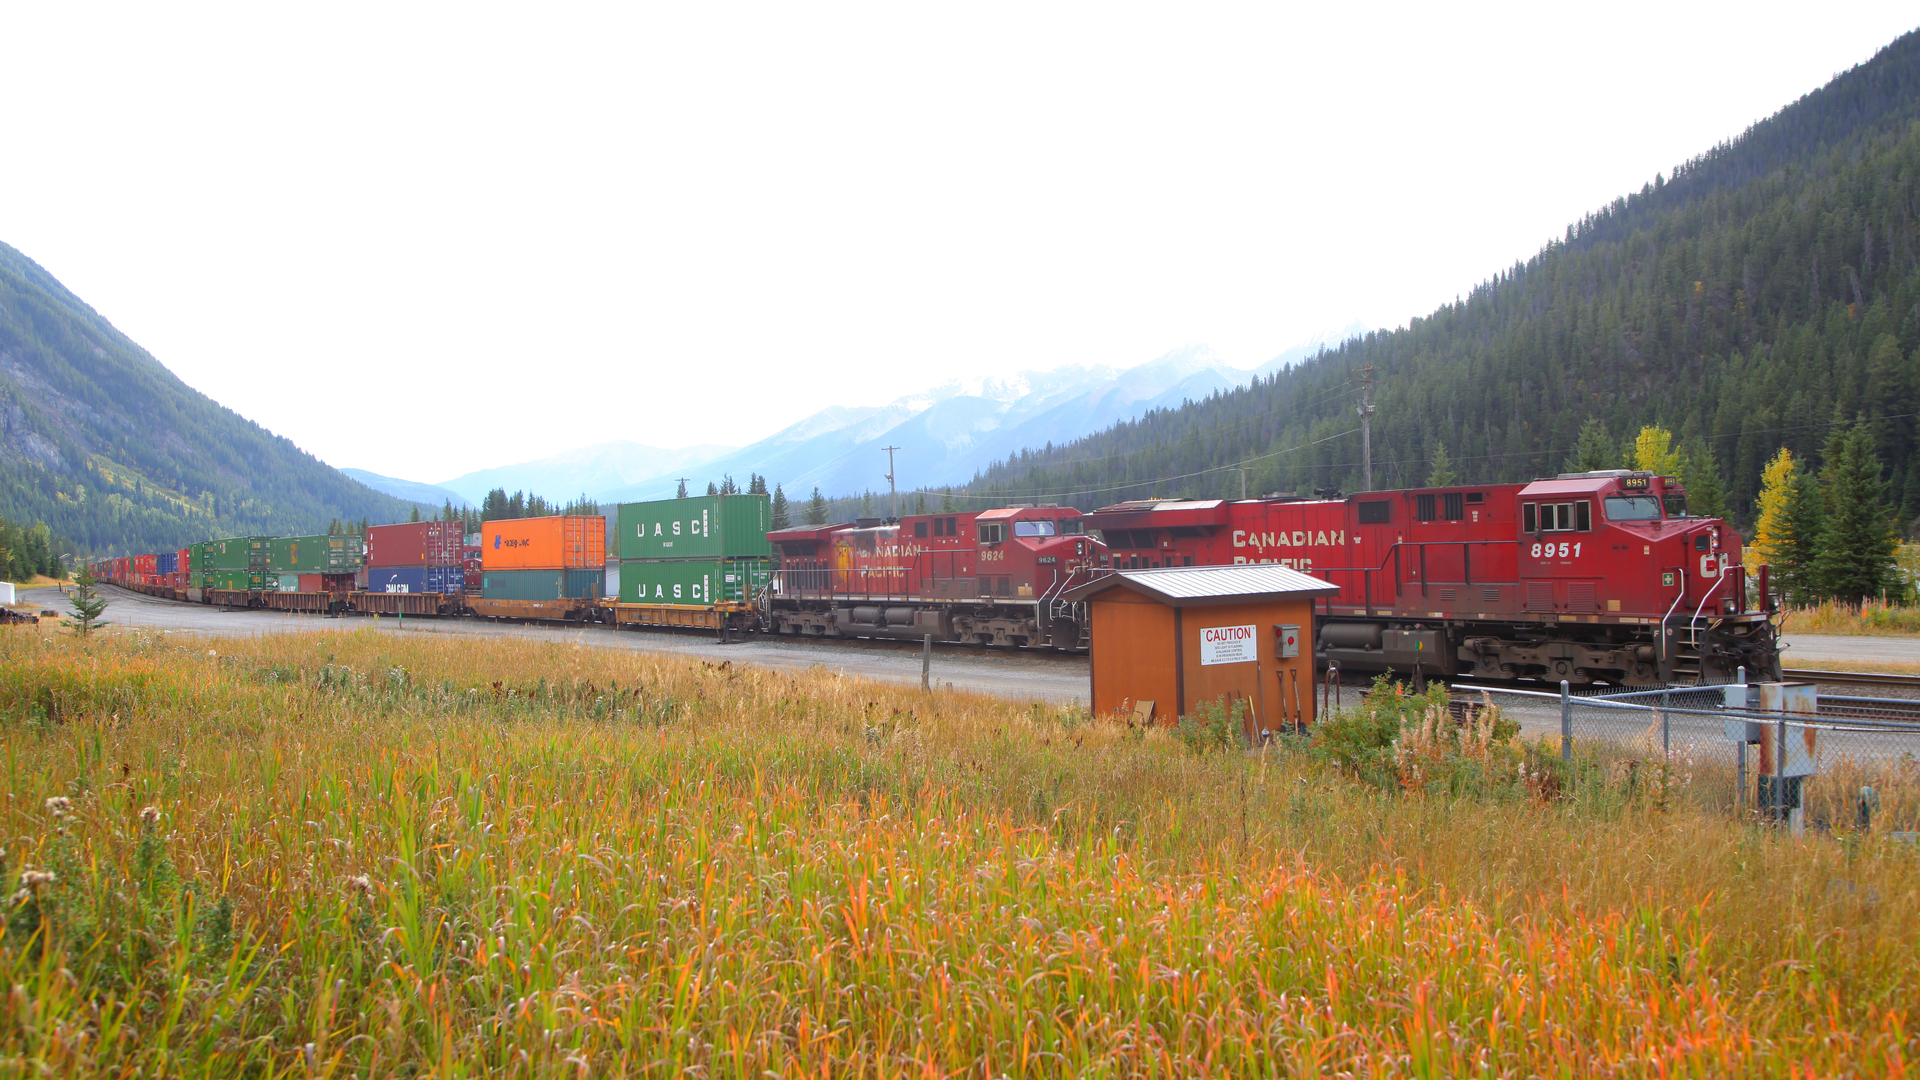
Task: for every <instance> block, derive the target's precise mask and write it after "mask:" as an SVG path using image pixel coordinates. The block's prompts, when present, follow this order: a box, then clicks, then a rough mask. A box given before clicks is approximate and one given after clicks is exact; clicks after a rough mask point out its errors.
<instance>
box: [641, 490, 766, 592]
mask: <svg viewBox="0 0 1920 1080" xmlns="http://www.w3.org/2000/svg"><path fill="white" fill-rule="evenodd" d="M683 501H684V500H683ZM772 571H773V561H772V560H771V559H622V560H620V602H621V603H623V604H678V605H681V606H684V607H705V606H706V605H708V604H739V603H745V602H747V601H748V600H751V599H752V598H753V597H754V596H756V595H758V594H759V592H760V590H762V589H764V588H766V586H767V582H768V580H769V579H770V578H771V577H772Z"/></svg>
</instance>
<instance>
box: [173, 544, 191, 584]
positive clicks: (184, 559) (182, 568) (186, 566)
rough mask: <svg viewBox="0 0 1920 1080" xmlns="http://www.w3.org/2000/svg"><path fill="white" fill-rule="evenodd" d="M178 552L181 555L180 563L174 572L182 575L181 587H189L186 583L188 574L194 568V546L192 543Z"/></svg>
mask: <svg viewBox="0 0 1920 1080" xmlns="http://www.w3.org/2000/svg"><path fill="white" fill-rule="evenodd" d="M176 554H178V555H179V557H180V565H178V566H176V567H174V568H173V572H174V573H176V574H179V575H180V580H181V582H182V584H181V585H180V588H182V589H184V588H186V587H187V586H186V585H185V581H186V578H187V574H188V573H190V572H191V571H192V570H193V547H192V546H191V545H189V546H187V547H183V548H181V549H180V550H179V551H178V552H177V553H176Z"/></svg>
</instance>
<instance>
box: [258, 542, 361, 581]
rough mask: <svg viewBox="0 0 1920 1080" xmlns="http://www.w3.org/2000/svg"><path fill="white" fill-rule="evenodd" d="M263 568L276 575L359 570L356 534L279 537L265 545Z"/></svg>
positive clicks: (342, 572)
mask: <svg viewBox="0 0 1920 1080" xmlns="http://www.w3.org/2000/svg"><path fill="white" fill-rule="evenodd" d="M269 548H270V551H271V554H270V555H269V556H268V558H267V569H268V570H270V571H272V572H274V573H280V574H351V573H353V572H354V571H356V570H358V569H360V538H359V537H358V536H282V537H279V538H277V539H275V540H274V541H273V542H272V543H271V544H270V545H269Z"/></svg>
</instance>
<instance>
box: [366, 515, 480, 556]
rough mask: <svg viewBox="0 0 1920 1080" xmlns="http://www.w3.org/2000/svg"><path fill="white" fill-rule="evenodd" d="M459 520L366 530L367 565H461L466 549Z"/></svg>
mask: <svg viewBox="0 0 1920 1080" xmlns="http://www.w3.org/2000/svg"><path fill="white" fill-rule="evenodd" d="M463 528H464V526H462V525H461V523H460V522H458V521H409V522H404V523H402V524H399V525H374V526H371V527H369V528H368V529H367V565H368V566H450V565H458V564H459V562H460V555H461V552H462V550H463V549H464V548H465V547H466V539H467V537H466V534H465V533H464V532H462V531H461V530H462V529H463Z"/></svg>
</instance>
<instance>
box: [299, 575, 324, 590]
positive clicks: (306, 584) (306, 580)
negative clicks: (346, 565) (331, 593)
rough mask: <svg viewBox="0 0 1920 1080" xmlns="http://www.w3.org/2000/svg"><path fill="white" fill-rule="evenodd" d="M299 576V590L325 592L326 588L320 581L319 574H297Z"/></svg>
mask: <svg viewBox="0 0 1920 1080" xmlns="http://www.w3.org/2000/svg"><path fill="white" fill-rule="evenodd" d="M299 577H300V591H301V592H325V591H326V589H325V588H324V587H323V585H322V583H321V581H320V578H321V575H319V574H301V575H299Z"/></svg>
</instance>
